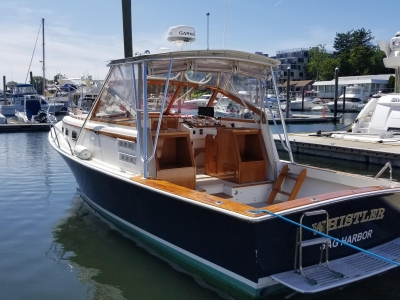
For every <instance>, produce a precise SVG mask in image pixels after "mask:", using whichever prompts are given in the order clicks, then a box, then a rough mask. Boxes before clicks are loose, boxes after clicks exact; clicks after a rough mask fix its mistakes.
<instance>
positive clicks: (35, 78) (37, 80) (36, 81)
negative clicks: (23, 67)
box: [31, 76, 43, 95]
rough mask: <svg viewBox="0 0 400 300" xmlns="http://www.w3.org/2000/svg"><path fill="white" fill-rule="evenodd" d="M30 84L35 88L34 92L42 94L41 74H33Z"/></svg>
mask: <svg viewBox="0 0 400 300" xmlns="http://www.w3.org/2000/svg"><path fill="white" fill-rule="evenodd" d="M31 84H32V85H33V87H34V88H35V90H36V92H37V93H38V94H40V95H42V94H43V77H42V76H33V77H32V82H31Z"/></svg>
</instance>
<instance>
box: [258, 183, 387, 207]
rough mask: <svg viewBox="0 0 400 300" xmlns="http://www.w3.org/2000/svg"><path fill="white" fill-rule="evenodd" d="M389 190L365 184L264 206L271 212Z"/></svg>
mask: <svg viewBox="0 0 400 300" xmlns="http://www.w3.org/2000/svg"><path fill="white" fill-rule="evenodd" d="M383 190H390V188H384V187H382V186H367V187H362V188H354V189H346V190H341V191H337V192H332V193H326V194H319V195H314V196H310V197H304V198H299V199H295V200H293V201H285V202H281V203H277V204H273V205H269V206H266V207H265V209H267V210H269V211H272V212H280V211H284V210H288V209H294V208H300V207H302V206H305V205H310V204H316V203H320V202H324V201H328V200H332V199H336V198H342V197H348V196H352V195H358V194H363V193H368V192H375V191H383Z"/></svg>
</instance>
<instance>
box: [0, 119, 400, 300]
mask: <svg viewBox="0 0 400 300" xmlns="http://www.w3.org/2000/svg"><path fill="white" fill-rule="evenodd" d="M309 129H310V130H311V127H310V128H309ZM297 159H300V160H302V159H304V160H306V161H308V163H312V162H313V159H315V157H312V158H310V157H307V156H301V157H297ZM328 165H329V164H328ZM337 165H338V164H337V163H334V164H332V163H330V167H334V166H337ZM344 165H347V166H348V165H349V164H348V163H344ZM351 165H352V168H353V163H352V164H351ZM356 167H359V166H357V165H354V168H356ZM360 167H361V168H362V169H365V165H362V166H360ZM354 168H353V170H352V171H355V172H359V171H358V170H356V169H354ZM0 174H1V188H0V299H177V300H183V299H195V300H196V299H207V300H208V299H210V300H214V299H215V300H216V299H224V298H225V299H226V298H228V297H226V295H220V294H218V293H217V292H216V291H213V290H211V289H209V288H205V287H203V285H202V284H201V281H199V280H195V279H194V278H193V277H191V276H188V275H186V274H185V273H182V272H179V271H177V270H176V269H175V268H174V267H172V266H171V265H169V264H168V263H167V262H165V261H163V260H161V259H159V258H158V257H156V256H155V255H154V254H152V253H151V252H149V251H147V250H146V249H144V248H142V247H140V246H138V245H137V244H136V243H135V242H134V241H132V240H131V239H129V238H127V237H125V236H124V235H123V234H121V233H120V232H118V231H116V230H114V229H113V228H112V227H111V226H109V225H108V224H107V223H105V222H103V221H102V220H100V219H99V218H98V216H97V215H96V214H95V213H93V212H92V211H91V210H89V209H88V208H87V207H86V205H85V204H84V203H83V202H82V200H81V199H80V197H79V196H78V194H77V192H76V183H75V179H74V177H73V176H72V173H71V172H70V170H69V168H68V167H67V166H66V164H65V163H64V161H63V160H62V158H61V157H60V156H59V155H58V154H57V153H56V152H55V151H54V150H53V149H52V148H51V147H50V145H49V144H48V142H47V133H12V134H0ZM399 277H400V270H393V271H390V272H388V273H386V274H384V275H383V276H380V277H374V278H371V279H368V280H367V281H363V282H361V283H357V284H355V285H352V286H350V287H348V288H346V289H344V290H341V291H337V290H336V291H330V292H328V293H325V294H323V295H317V296H309V295H308V296H302V295H296V296H295V297H294V298H295V299H320V298H321V299H322V297H324V298H325V297H331V298H341V299H376V298H378V297H381V298H386V299H397V298H400V287H399V285H398V283H397V279H398V278H399ZM283 296H284V294H279V295H276V296H274V297H272V298H271V299H274V300H275V299H282V297H283Z"/></svg>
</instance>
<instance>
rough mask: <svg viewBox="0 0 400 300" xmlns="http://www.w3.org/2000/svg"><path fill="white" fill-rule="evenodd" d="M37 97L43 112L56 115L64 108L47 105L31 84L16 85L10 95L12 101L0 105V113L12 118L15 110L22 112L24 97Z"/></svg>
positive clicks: (59, 104)
mask: <svg viewBox="0 0 400 300" xmlns="http://www.w3.org/2000/svg"><path fill="white" fill-rule="evenodd" d="M27 96H28V97H38V98H40V101H41V106H42V109H43V110H46V111H47V110H48V111H49V112H50V113H53V114H57V113H59V112H60V111H61V110H62V108H63V107H64V105H63V104H61V103H56V102H52V103H50V104H49V103H48V102H47V101H46V100H45V99H44V97H43V96H40V95H38V94H37V93H36V90H35V88H34V87H33V85H32V84H16V85H15V87H14V90H13V94H12V100H11V102H10V103H7V104H4V103H3V102H1V101H0V103H3V104H1V105H0V113H1V114H3V115H5V116H14V115H15V110H17V111H21V112H22V111H24V107H25V97H27Z"/></svg>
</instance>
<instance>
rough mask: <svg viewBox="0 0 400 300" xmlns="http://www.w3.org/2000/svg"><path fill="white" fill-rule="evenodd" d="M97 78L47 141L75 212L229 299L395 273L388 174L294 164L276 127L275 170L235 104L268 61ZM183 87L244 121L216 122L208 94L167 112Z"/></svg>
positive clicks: (121, 64)
mask: <svg viewBox="0 0 400 300" xmlns="http://www.w3.org/2000/svg"><path fill="white" fill-rule="evenodd" d="M108 66H109V67H110V71H109V73H108V75H107V77H106V79H105V82H104V85H103V88H102V90H101V92H100V94H99V97H98V98H97V99H96V102H95V104H94V106H93V108H92V110H91V111H90V112H89V113H88V114H84V115H79V114H74V115H72V114H71V115H67V116H65V117H64V118H63V119H62V120H61V121H60V122H58V123H57V124H55V125H54V126H52V127H51V130H50V132H49V135H48V141H49V143H50V144H51V146H52V147H53V148H54V149H55V151H57V152H58V153H59V154H60V155H61V156H62V157H63V159H64V160H65V161H66V163H67V164H68V166H69V168H70V169H71V171H72V173H73V175H74V176H75V178H76V183H77V186H78V191H79V194H80V195H81V197H82V198H83V199H84V201H85V202H86V203H87V205H88V206H90V207H91V208H92V209H93V210H94V211H95V212H96V213H97V214H98V215H100V216H101V217H102V218H104V219H105V220H107V221H108V222H111V223H112V224H113V226H115V227H116V228H118V230H121V231H123V232H124V233H126V234H128V235H130V236H132V237H133V238H134V239H135V240H138V241H140V243H141V244H142V245H144V246H146V248H150V249H152V251H155V252H156V253H158V254H159V255H161V256H162V257H163V258H164V259H166V260H168V261H170V262H172V263H174V264H177V265H178V266H180V267H181V268H183V270H185V271H186V272H188V273H189V274H193V275H194V276H200V278H201V279H202V280H203V281H204V282H205V283H206V284H207V285H208V286H211V287H215V288H217V289H218V290H221V291H224V292H226V293H228V294H229V295H230V296H231V297H233V298H241V297H251V298H260V297H264V296H268V295H270V294H271V293H274V292H276V291H278V290H284V291H287V292H288V293H292V292H293V290H295V291H298V292H301V293H319V292H321V291H323V290H328V289H333V288H339V287H343V286H346V285H348V284H350V283H352V282H355V281H358V280H361V279H364V278H367V277H370V276H373V275H376V274H380V273H383V272H386V271H387V270H389V269H391V268H394V267H396V266H397V265H398V263H396V261H399V260H400V227H399V226H397V225H396V224H397V220H398V219H399V218H400V183H397V182H395V181H393V180H391V178H383V177H382V174H384V172H385V170H386V169H387V168H389V167H390V164H389V165H388V164H387V165H385V166H384V168H382V171H381V172H380V174H378V175H377V176H375V177H367V176H361V175H355V174H348V173H344V172H336V171H332V170H328V169H323V168H317V167H312V166H309V165H302V164H297V163H295V161H294V159H293V154H292V151H291V148H290V142H289V140H288V135H287V130H286V126H285V121H284V119H282V120H281V123H282V126H281V129H280V130H279V132H280V136H281V138H282V142H283V143H284V145H285V149H286V150H287V151H288V157H289V159H281V158H279V153H278V151H277V149H276V146H275V142H274V138H273V133H272V129H273V128H272V126H271V127H270V125H269V124H268V120H267V118H266V114H267V110H268V108H266V107H263V103H261V107H257V106H256V105H255V104H254V103H253V102H252V101H248V100H246V99H245V97H242V95H240V94H239V93H238V91H240V90H241V87H242V86H243V82H248V81H249V79H252V80H256V81H257V82H258V88H259V91H260V94H261V95H262V94H264V93H265V92H266V91H265V86H266V82H267V81H268V82H269V81H271V79H272V82H276V80H275V78H274V71H275V70H276V69H277V68H278V66H279V61H278V60H275V59H273V58H269V57H265V56H261V55H257V54H252V53H246V52H241V51H233V50H196V51H178V52H167V53H159V54H149V53H147V54H143V55H140V54H139V55H137V56H134V57H128V58H123V59H117V60H112V61H110V62H109V64H108ZM204 76H210V77H211V79H210V80H209V81H208V82H207V83H205V84H204V83H203V82H201V81H198V80H197V79H198V78H204ZM188 87H189V88H192V89H193V90H194V91H195V92H200V91H204V90H205V89H207V90H210V91H212V95H213V96H214V97H216V96H217V95H218V94H221V95H223V97H225V98H228V99H229V101H232V102H234V103H235V104H236V105H237V106H239V107H242V109H246V110H247V112H248V113H249V114H248V118H242V117H237V116H235V115H233V114H232V115H225V116H220V117H215V107H214V106H213V103H212V99H213V96H212V97H211V98H210V100H209V102H208V103H207V106H205V107H199V108H198V111H197V112H196V113H192V114H188V113H172V112H171V107H172V106H173V104H174V102H175V101H176V100H177V99H180V97H181V95H182V94H183V93H184V92H185V89H186V88H188ZM275 89H276V91H277V87H276V86H275ZM159 92H161V93H162V99H161V101H159V102H157V105H152V106H151V107H149V106H148V101H147V99H148V98H149V97H152V95H154V94H158V93H159ZM171 95H172V97H170V96H171ZM167 98H169V99H168V101H167ZM153 102H154V101H153ZM153 102H152V103H153ZM278 109H279V110H280V114H281V115H282V111H281V109H280V108H279V106H278ZM234 114H236V115H237V113H236V112H234ZM274 129H275V127H274ZM354 247H356V249H355V248H354ZM295 249H296V251H295ZM322 250H323V252H321V251H322ZM378 254H379V256H380V258H378V259H377V258H376V256H377V255H378ZM382 257H383V258H382ZM382 261H383V262H382ZM365 266H368V267H365ZM287 287H289V288H290V289H288V288H287Z"/></svg>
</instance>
